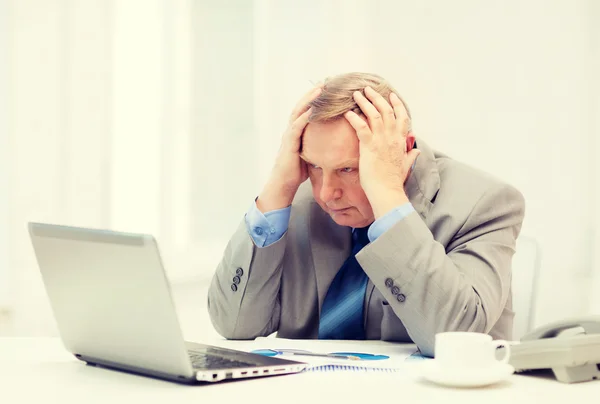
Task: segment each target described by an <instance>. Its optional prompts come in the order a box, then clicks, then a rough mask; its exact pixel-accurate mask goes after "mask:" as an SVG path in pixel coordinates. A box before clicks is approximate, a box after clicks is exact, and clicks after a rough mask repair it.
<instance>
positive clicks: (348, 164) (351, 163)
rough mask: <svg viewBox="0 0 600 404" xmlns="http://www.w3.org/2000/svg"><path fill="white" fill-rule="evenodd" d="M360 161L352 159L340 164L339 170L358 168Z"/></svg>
mask: <svg viewBox="0 0 600 404" xmlns="http://www.w3.org/2000/svg"><path fill="white" fill-rule="evenodd" d="M358 161H359V160H358V159H350V160H346V161H344V162H342V163H341V164H338V167H337V168H346V167H355V166H356V167H358Z"/></svg>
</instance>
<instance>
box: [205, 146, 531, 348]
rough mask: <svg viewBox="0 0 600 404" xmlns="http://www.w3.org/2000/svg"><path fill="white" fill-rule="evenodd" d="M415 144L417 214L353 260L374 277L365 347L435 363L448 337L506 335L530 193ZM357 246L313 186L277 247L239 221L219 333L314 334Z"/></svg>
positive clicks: (226, 265) (412, 186) (410, 187)
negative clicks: (385, 347)
mask: <svg viewBox="0 0 600 404" xmlns="http://www.w3.org/2000/svg"><path fill="white" fill-rule="evenodd" d="M417 143H418V148H419V149H420V150H421V154H420V156H419V158H418V159H417V162H416V165H415V168H414V170H413V172H412V174H411V175H410V177H409V179H408V181H407V182H406V186H405V188H406V193H407V195H408V197H409V199H410V201H411V203H412V205H413V206H414V208H415V210H416V212H413V213H411V214H410V215H408V216H407V217H405V218H404V219H403V220H401V221H399V222H398V223H396V224H395V225H394V226H393V227H392V228H391V229H389V230H388V231H386V232H385V233H383V234H382V235H381V236H380V237H379V238H378V239H377V240H375V241H374V242H373V243H371V244H369V245H367V246H366V247H365V248H363V250H362V251H361V252H360V253H358V255H357V256H356V258H357V260H358V262H359V263H360V265H361V266H362V268H363V269H364V271H365V272H366V274H367V275H368V277H369V283H368V285H367V292H366V295H365V302H364V304H365V319H364V322H365V329H366V336H367V339H381V340H387V341H403V342H410V341H412V342H414V343H416V344H417V346H418V347H419V348H420V349H421V352H422V353H423V354H425V355H430V356H433V354H434V338H435V334H436V333H438V332H442V331H477V332H485V333H489V334H491V335H492V336H493V337H494V338H501V339H510V338H511V334H512V324H513V316H514V313H513V311H512V296H511V261H512V256H513V253H514V251H515V242H516V239H517V237H518V235H519V232H520V229H521V223H522V221H523V216H524V210H525V202H524V200H523V197H522V195H521V194H520V193H519V192H518V191H517V190H516V189H514V188H513V187H511V186H509V185H507V184H504V183H502V182H500V181H498V180H497V179H495V178H493V177H491V176H488V175H486V174H484V173H482V172H480V171H477V170H475V169H473V168H470V167H468V166H466V165H464V164H461V163H459V162H457V161H455V160H452V159H450V158H449V157H447V156H445V155H443V154H441V153H438V152H436V151H434V150H432V149H430V148H429V147H428V146H427V145H426V144H425V143H424V142H423V141H422V140H420V139H419V140H418V142H417ZM350 243H351V229H350V228H349V227H345V226H339V225H337V224H336V223H335V222H333V220H332V219H331V218H330V217H329V215H328V214H326V213H325V212H324V211H323V210H322V209H321V208H320V207H319V205H318V204H317V203H316V202H315V200H314V199H313V197H312V193H311V187H310V184H309V183H306V184H303V185H302V187H301V188H300V190H299V191H298V193H297V195H296V198H295V199H294V202H293V203H292V209H291V217H290V221H289V228H288V231H287V232H286V233H285V234H284V235H283V236H282V237H281V239H279V240H278V241H276V242H275V243H273V244H271V245H269V246H267V247H264V248H258V247H257V246H255V245H254V242H253V240H252V238H251V237H250V235H249V234H248V232H247V230H246V225H245V221H244V220H242V221H241V223H240V225H239V228H238V229H237V231H236V232H235V234H234V235H233V237H232V238H231V240H230V242H229V244H228V246H227V248H226V250H225V253H224V256H223V258H222V260H221V262H220V264H219V266H218V267H217V270H216V273H215V275H214V277H213V280H212V283H211V286H210V289H209V293H208V307H209V313H210V317H211V319H212V322H213V325H214V326H215V329H216V330H217V331H218V332H219V333H220V334H221V335H223V336H224V337H225V338H229V339H252V338H255V337H258V336H266V335H269V334H271V333H273V332H275V331H277V335H278V336H279V337H283V338H317V335H318V328H319V313H320V309H321V306H322V304H323V300H324V298H325V295H326V293H327V290H328V288H329V285H330V284H331V282H332V280H333V278H334V276H335V274H336V272H337V271H338V269H339V268H340V267H341V265H342V264H343V262H344V261H345V260H346V258H347V257H348V255H349V253H350V249H351V246H350ZM236 276H239V280H238V279H236V282H239V284H237V285H235V282H234V281H233V278H234V277H236ZM232 285H235V286H232ZM395 287H397V288H399V291H398V289H396V288H395ZM234 289H236V290H235V291H234Z"/></svg>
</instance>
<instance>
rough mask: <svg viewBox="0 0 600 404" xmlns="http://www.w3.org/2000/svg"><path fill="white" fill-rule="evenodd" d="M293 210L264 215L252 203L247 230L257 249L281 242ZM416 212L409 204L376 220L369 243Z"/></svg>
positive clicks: (278, 210) (282, 210) (370, 231)
mask: <svg viewBox="0 0 600 404" xmlns="http://www.w3.org/2000/svg"><path fill="white" fill-rule="evenodd" d="M291 210H292V208H291V206H288V207H287V208H283V209H277V210H273V211H270V212H267V213H265V214H263V213H262V212H261V211H260V210H259V209H258V207H257V206H256V201H254V202H252V206H250V209H249V210H248V212H247V213H246V229H247V230H248V234H250V237H252V239H253V240H254V244H256V246H257V247H267V246H269V245H271V244H273V243H274V242H276V241H277V240H279V239H280V238H281V237H282V236H283V234H284V233H285V232H286V231H287V228H288V224H289V220H290V212H291ZM414 210H415V208H414V207H413V206H412V204H411V203H410V202H407V203H405V204H403V205H400V206H398V207H396V208H394V209H392V210H391V211H389V212H388V213H386V214H385V215H383V216H382V217H380V218H379V219H377V220H375V222H373V224H372V225H371V227H370V228H369V232H368V237H369V241H370V242H373V241H375V240H377V238H378V237H379V236H381V235H382V234H383V233H385V232H386V231H387V230H389V229H390V228H391V227H392V226H394V225H395V224H396V223H398V222H399V221H400V220H402V219H404V218H405V217H406V216H408V215H409V214H410V213H411V212H414Z"/></svg>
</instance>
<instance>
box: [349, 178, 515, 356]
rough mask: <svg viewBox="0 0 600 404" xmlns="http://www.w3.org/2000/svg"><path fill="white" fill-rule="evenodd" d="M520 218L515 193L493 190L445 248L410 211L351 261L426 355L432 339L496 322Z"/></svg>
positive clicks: (505, 294)
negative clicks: (439, 333) (439, 335)
mask: <svg viewBox="0 0 600 404" xmlns="http://www.w3.org/2000/svg"><path fill="white" fill-rule="evenodd" d="M524 213H525V202H524V200H523V197H522V195H521V194H520V193H519V192H518V191H517V190H516V189H514V188H512V187H510V186H507V185H501V186H500V185H499V186H496V187H494V188H492V189H489V190H488V191H487V192H485V193H484V194H483V196H482V197H481V198H480V199H479V201H478V202H477V203H476V204H475V205H474V207H473V209H472V211H471V213H470V214H469V215H468V217H467V219H466V221H465V223H464V224H463V225H462V227H461V229H460V230H459V231H458V232H457V234H456V235H455V236H454V237H453V239H452V241H451V242H450V243H449V245H448V246H447V247H444V246H443V245H442V244H440V243H439V242H437V241H436V240H435V239H434V238H433V235H432V233H431V231H430V230H429V228H428V227H427V226H426V224H425V223H424V222H423V220H422V219H421V217H420V216H419V215H418V214H417V213H416V212H413V213H411V214H410V215H408V216H407V217H405V218H404V219H403V220H401V221H399V222H397V223H396V224H395V225H394V226H393V227H392V228H390V229H389V230H388V231H386V232H385V233H383V234H382V235H381V236H380V237H379V238H378V239H377V240H375V241H374V242H373V243H371V244H369V245H368V246H366V247H365V248H364V249H363V250H362V251H361V252H360V253H359V254H358V255H357V257H356V258H357V260H358V262H359V263H360V264H361V266H362V267H363V269H364V270H365V272H366V273H367V275H368V276H369V278H370V279H371V281H372V282H373V283H374V284H375V286H376V287H377V288H378V289H379V291H380V292H381V293H382V294H383V295H384V296H385V297H386V299H387V301H388V302H389V305H390V306H391V308H392V309H393V311H394V313H395V314H396V315H397V316H398V318H400V320H401V321H402V323H403V324H404V326H405V327H406V330H407V331H408V334H409V335H410V337H411V338H412V340H413V341H414V342H415V343H416V344H417V346H418V347H419V349H420V350H421V352H422V353H423V354H424V355H428V356H433V355H434V342H435V334H436V333H438V332H444V331H474V332H484V333H487V332H489V331H490V330H491V328H492V327H493V326H494V324H495V323H496V321H497V320H498V319H499V318H500V315H501V314H502V310H503V308H504V306H505V305H506V302H507V299H508V297H509V293H510V283H511V261H512V256H513V254H514V251H515V244H516V239H517V237H518V235H519V232H520V230H521V224H522V221H523V217H524ZM396 288H399V290H398V289H396ZM509 334H510V332H509Z"/></svg>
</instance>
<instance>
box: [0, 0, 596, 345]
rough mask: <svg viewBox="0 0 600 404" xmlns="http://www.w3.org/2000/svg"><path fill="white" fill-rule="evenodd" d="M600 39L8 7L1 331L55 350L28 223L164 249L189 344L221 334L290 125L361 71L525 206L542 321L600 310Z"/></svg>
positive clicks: (94, 1) (394, 22) (242, 6)
mask: <svg viewBox="0 0 600 404" xmlns="http://www.w3.org/2000/svg"><path fill="white" fill-rule="evenodd" d="M598 21H600V2H598V1H595V0H504V1H502V2H493V1H485V0H454V1H451V2H449V1H445V0H429V1H414V0H410V1H409V0H401V1H400V0H389V1H384V0H381V1H373V0H370V1H369V0H343V1H342V0H304V1H302V2H298V1H291V0H290V1H275V0H254V1H252V0H230V1H226V0H223V1H217V0H212V1H208V0H0V335H21V336H43V335H57V330H56V326H55V323H54V320H53V317H52V314H51V311H50V308H49V305H48V302H47V298H46V294H45V291H44V289H43V286H42V283H41V278H40V276H39V269H38V267H37V263H36V261H35V257H34V255H33V250H32V247H31V243H30V240H29V237H28V233H27V227H26V223H27V222H28V221H44V222H51V223H60V224H68V225H77V226H90V227H99V228H108V229H113V230H120V231H131V232H143V233H152V234H154V235H155V236H156V237H157V239H158V241H159V245H160V247H161V253H162V254H163V257H164V261H165V264H166V266H167V270H168V275H169V277H170V279H171V281H172V283H173V288H174V290H175V291H176V296H178V297H177V299H178V300H177V305H178V306H177V307H178V310H179V311H180V313H181V316H182V318H183V322H184V327H188V328H187V330H192V329H197V328H194V327H200V328H203V327H210V325H207V323H206V314H205V311H206V310H205V305H206V295H205V289H206V285H207V282H209V280H210V278H211V276H212V273H213V271H214V269H215V267H216V264H217V262H218V261H219V259H220V257H221V253H222V251H223V249H224V247H225V245H226V243H227V241H228V239H229V236H230V235H231V233H232V232H233V231H234V229H235V227H236V226H237V224H238V223H239V221H240V220H242V218H243V215H244V213H245V212H246V210H247V209H248V207H249V206H250V204H251V203H252V201H253V198H254V197H255V196H256V195H257V194H258V193H259V192H260V190H261V187H262V184H263V182H264V181H265V179H266V177H267V175H268V173H269V171H270V169H271V166H272V162H273V158H274V156H275V153H276V151H277V149H278V147H279V139H280V136H281V133H282V131H283V130H284V129H285V124H286V120H287V117H288V115H289V113H290V111H291V108H292V107H293V105H294V104H295V103H296V101H297V99H298V98H299V97H300V96H301V95H302V94H303V93H304V92H305V91H307V90H308V89H309V88H310V87H311V85H312V84H311V83H314V82H317V81H319V80H322V79H323V78H324V77H326V76H328V75H334V74H338V73H344V72H348V71H367V72H373V73H378V74H380V75H382V76H384V77H386V78H387V79H388V80H389V81H391V82H392V84H393V85H394V86H395V87H396V89H397V90H398V91H399V92H400V93H401V94H402V95H403V97H404V99H405V100H406V101H407V102H408V104H409V106H410V108H411V111H412V115H413V128H414V131H415V133H416V135H417V136H419V137H421V138H423V139H424V140H425V141H427V142H428V143H429V145H431V146H433V147H434V148H437V149H438V150H441V151H443V152H445V153H447V154H449V155H450V156H451V157H453V158H456V159H459V160H462V161H464V162H466V163H468V164H470V165H473V166H476V167H479V168H481V169H483V170H486V171H488V172H490V173H492V174H494V175H496V176H497V177H500V178H502V179H503V180H505V181H507V182H509V183H511V184H513V185H514V186H516V187H517V188H518V189H520V190H521V192H522V193H523V194H524V196H525V199H526V201H527V212H526V218H525V222H524V225H523V230H522V234H523V235H524V236H525V237H528V238H530V239H532V240H535V241H536V242H537V245H538V246H539V252H541V255H540V257H541V265H540V268H541V270H540V274H539V277H538V278H537V280H536V282H537V284H538V285H539V288H538V293H537V295H536V300H537V303H536V306H535V322H536V324H543V323H545V322H548V321H552V320H555V319H559V318H563V317H567V316H575V315H582V314H588V313H597V314H600V238H599V230H600V215H599V213H598V207H599V206H600V204H599V194H598V190H600V164H599V163H598V162H597V156H598V155H600V142H599V141H598V138H599V136H600V74H599V73H598V72H600V25H599V24H598ZM199 324H205V325H202V326H199ZM188 334H189V332H188Z"/></svg>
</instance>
